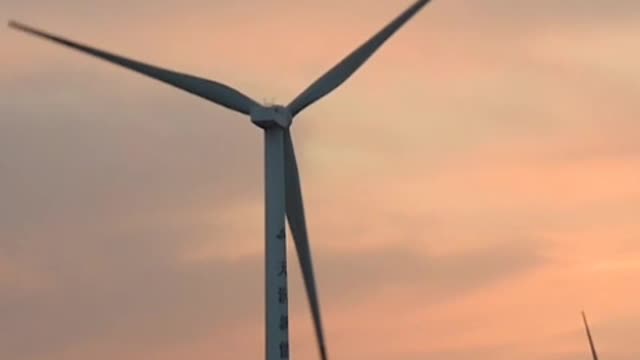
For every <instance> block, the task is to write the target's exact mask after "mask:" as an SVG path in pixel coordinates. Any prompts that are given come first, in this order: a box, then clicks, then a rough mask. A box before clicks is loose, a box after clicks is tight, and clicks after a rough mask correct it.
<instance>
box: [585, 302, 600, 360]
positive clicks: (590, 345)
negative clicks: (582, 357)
mask: <svg viewBox="0 0 640 360" xmlns="http://www.w3.org/2000/svg"><path fill="white" fill-rule="evenodd" d="M582 322H583V323H584V329H585V331H586V332H587V338H588V339H589V348H590V349H591V356H592V357H593V360H598V353H597V352H596V346H595V345H594V344H593V337H591V330H590V329H589V323H588V322H587V315H586V314H585V313H584V311H583V312H582Z"/></svg>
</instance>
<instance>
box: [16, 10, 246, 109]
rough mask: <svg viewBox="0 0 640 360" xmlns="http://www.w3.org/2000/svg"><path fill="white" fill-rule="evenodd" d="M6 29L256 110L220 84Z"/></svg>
mask: <svg viewBox="0 0 640 360" xmlns="http://www.w3.org/2000/svg"><path fill="white" fill-rule="evenodd" d="M9 26H10V27H12V28H14V29H16V30H20V31H23V32H25V33H28V34H31V35H35V36H38V37H41V38H44V39H47V40H51V41H53V42H56V43H58V44H61V45H65V46H68V47H70V48H72V49H75V50H78V51H81V52H84V53H86V54H89V55H93V56H95V57H97V58H99V59H102V60H106V61H108V62H111V63H113V64H116V65H120V66H123V67H125V68H127V69H129V70H133V71H136V72H138V73H140V74H143V75H146V76H149V77H151V78H154V79H156V80H159V81H162V82H164V83H167V84H170V85H173V86H175V87H177V88H179V89H182V90H185V91H187V92H190V93H192V94H194V95H197V96H200V97H202V98H205V99H207V100H210V101H212V102H214V103H216V104H218V105H221V106H224V107H226V108H228V109H231V110H235V111H238V112H241V113H243V114H247V115H248V114H250V112H251V108H253V107H254V106H258V103H257V102H256V101H254V100H253V99H251V98H249V97H248V96H246V95H244V94H242V93H240V92H239V91H237V90H235V89H232V88H231V87H229V86H227V85H224V84H221V83H217V82H214V81H210V80H206V79H202V78H198V77H195V76H191V75H187V74H182V73H178V72H174V71H171V70H165V69H162V68H159V67H156V66H153V65H148V64H144V63H142V62H139V61H136V60H131V59H127V58H124V57H121V56H118V55H114V54H111V53H108V52H106V51H103V50H99V49H96V48H92V47H89V46H86V45H82V44H79V43H76V42H73V41H71V40H67V39H64V38H61V37H58V36H56V35H52V34H49V33H46V32H44V31H41V30H37V29H34V28H32V27H30V26H27V25H24V24H20V23H17V22H15V21H10V22H9Z"/></svg>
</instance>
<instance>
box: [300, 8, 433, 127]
mask: <svg viewBox="0 0 640 360" xmlns="http://www.w3.org/2000/svg"><path fill="white" fill-rule="evenodd" d="M429 1H430V0H419V1H416V2H415V4H413V5H412V6H411V7H410V8H408V9H407V10H405V12H403V13H402V14H400V16H398V17H397V18H396V19H395V20H393V21H392V22H391V23H390V24H389V25H387V26H386V27H385V28H384V29H382V30H380V32H378V33H377V34H376V35H374V36H373V37H372V38H371V39H369V41H367V42H366V43H364V44H362V45H361V46H360V47H359V48H358V49H356V50H355V51H354V52H352V53H351V54H350V55H349V56H347V57H346V58H344V59H343V60H342V61H341V62H340V63H338V64H337V65H336V66H334V67H333V68H332V69H331V70H329V71H328V72H327V73H326V74H324V75H323V76H321V77H320V78H319V79H318V80H316V81H315V82H314V83H313V84H311V86H309V87H308V88H307V89H306V90H305V91H304V92H302V93H301V94H300V95H298V97H296V98H295V99H294V100H293V101H292V102H291V103H290V104H289V106H288V108H289V110H290V111H291V114H292V115H293V116H295V115H296V114H298V113H299V112H301V111H302V110H304V109H305V108H306V107H307V106H309V105H311V104H313V103H314V102H316V101H318V100H319V99H320V98H322V97H323V96H325V95H327V94H329V93H330V92H331V91H333V90H335V89H336V88H337V87H338V86H340V85H341V84H342V83H343V82H345V81H346V80H347V79H348V78H349V77H351V75H353V73H355V72H356V70H358V68H360V66H362V64H364V63H365V62H366V61H367V59H369V57H371V55H373V53H374V52H375V51H376V50H378V48H379V47H380V46H382V44H384V42H385V41H387V39H389V38H390V37H391V35H393V34H394V33H395V32H396V31H397V30H398V29H400V28H401V27H402V25H404V24H405V23H406V22H407V21H409V19H411V18H412V17H413V16H414V15H415V14H417V13H418V11H420V9H422V8H423V7H424V6H425V5H426V4H427V3H429Z"/></svg>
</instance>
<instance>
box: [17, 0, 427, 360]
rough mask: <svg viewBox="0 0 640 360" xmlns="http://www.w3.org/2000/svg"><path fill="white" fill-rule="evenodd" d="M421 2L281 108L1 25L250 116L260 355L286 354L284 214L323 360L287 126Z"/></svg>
mask: <svg viewBox="0 0 640 360" xmlns="http://www.w3.org/2000/svg"><path fill="white" fill-rule="evenodd" d="M429 1H430V0H419V1H416V2H414V3H413V5H411V6H410V7H409V8H408V9H406V10H405V11H404V12H403V13H401V14H400V15H399V16H398V17H396V18H395V19H394V20H393V21H391V22H390V23H389V24H388V25H387V26H385V27H384V28H383V29H382V30H380V31H379V32H378V33H376V34H375V35H374V36H373V37H371V38H370V39H369V40H368V41H366V42H365V43H364V44H362V45H361V46H360V47H358V48H357V49H356V50H354V51H353V52H352V53H350V54H349V55H348V56H347V57H345V58H344V59H343V60H342V61H341V62H339V63H338V64H337V65H335V66H334V67H333V68H331V69H330V70H329V71H328V72H326V73H325V74H324V75H322V76H321V77H320V78H318V79H317V80H316V81H315V82H314V83H312V84H311V85H310V86H309V87H308V88H306V89H305V90H304V91H303V92H302V93H300V95H298V96H297V97H296V98H295V99H293V101H291V102H290V103H289V104H288V105H286V106H282V105H267V104H264V105H263V104H259V103H258V102H256V101H255V100H253V99H252V98H250V97H248V96H247V95H245V94H243V93H241V92H240V91H238V90H235V89H233V88H231V87H229V86H227V85H225V84H222V83H219V82H215V81H211V80H207V79H203V78H200V77H196V76H192V75H188V74H184V73H179V72H175V71H171V70H167V69H163V68H160V67H157V66H153V65H149V64H145V63H142V62H139V61H136V60H132V59H129V58H125V57H122V56H119V55H115V54H113V53H109V52H106V51H103V50H99V49H96V48H94V47H90V46H87V45H83V44H80V43H77V42H74V41H71V40H68V39H65V38H62V37H59V36H56V35H53V34H50V33H47V32H44V31H41V30H38V29H35V28H33V27H30V26H28V25H24V24H20V23H18V22H15V21H10V22H9V26H10V27H12V28H14V29H17V30H20V31H23V32H26V33H28V34H31V35H35V36H38V37H41V38H44V39H46V40H50V41H53V42H55V43H58V44H61V45H64V46H67V47H70V48H72V49H75V50H78V51H80V52H83V53H86V54H89V55H92V56H94V57H97V58H99V59H102V60H106V61H108V62H111V63H113V64H116V65H120V66H122V67H124V68H127V69H129V70H133V71H135V72H138V73H140V74H143V75H146V76H148V77H151V78H154V79H156V80H159V81H162V82H164V83H167V84H169V85H172V86H174V87H177V88H179V89H182V90H184V91H187V92H189V93H191V94H194V95H197V96H199V97H202V98H204V99H206V100H209V101H211V102H213V103H216V104H218V105H221V106H224V107H226V108H228V109H230V110H234V111H237V112H240V113H242V114H245V115H249V116H250V118H251V122H253V123H254V124H255V125H256V126H258V127H260V128H262V129H263V130H264V152H265V158H264V161H265V167H264V169H265V223H266V224H265V291H266V295H265V296H266V299H265V301H266V303H265V305H266V307H265V309H266V329H265V331H266V352H265V356H266V360H282V359H288V358H289V329H288V322H289V320H288V299H287V271H286V270H287V254H286V239H285V216H286V220H287V221H288V223H289V228H290V230H291V233H292V235H293V241H294V244H295V246H296V251H297V255H298V261H299V263H300V267H301V270H302V276H303V279H304V284H305V289H306V293H307V297H308V300H309V306H310V308H311V314H312V317H313V323H314V328H315V335H316V341H317V343H318V347H319V352H320V357H321V359H322V360H326V359H327V348H326V345H325V339H324V333H323V327H322V321H321V316H320V305H319V301H318V294H317V289H316V283H315V279H314V274H313V265H312V261H311V248H310V245H309V238H308V234H307V225H306V220H305V215H304V206H303V202H302V190H301V187H300V176H299V173H298V165H297V162H296V156H295V151H294V146H293V140H292V137H291V133H290V130H289V128H290V126H291V124H292V120H293V118H294V117H295V116H296V115H298V114H299V113H300V112H301V111H302V110H304V109H305V108H307V107H308V106H309V105H311V104H313V103H315V102H316V101H318V100H320V99H321V98H322V97H324V96H326V95H328V94H329V93H330V92H332V91H333V90H334V89H336V88H337V87H338V86H340V85H341V84H342V83H343V82H345V81H346V80H347V79H348V78H349V77H351V75H353V74H354V73H355V72H356V70H358V69H359V68H360V67H361V66H362V65H363V64H364V63H365V62H366V61H367V60H368V59H369V57H371V55H373V53H374V52H375V51H376V50H377V49H378V48H379V47H380V46H382V44H384V43H385V42H386V41H387V40H388V39H389V38H390V37H391V36H392V35H393V34H394V33H395V32H396V31H397V30H398V29H400V28H401V27H402V26H403V25H404V24H405V23H406V22H407V21H409V20H410V19H411V18H412V17H413V16H414V15H416V14H417V13H418V12H419V11H420V10H421V9H422V8H423V7H424V6H425V5H427V3H429Z"/></svg>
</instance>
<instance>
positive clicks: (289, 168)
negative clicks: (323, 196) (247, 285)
mask: <svg viewBox="0 0 640 360" xmlns="http://www.w3.org/2000/svg"><path fill="white" fill-rule="evenodd" d="M284 146H285V148H284V151H285V152H284V153H285V186H286V191H285V194H286V195H285V198H286V199H285V200H286V209H287V219H288V220H289V228H290V229H291V233H292V234H293V240H294V242H295V244H296V250H297V252H298V261H299V262H300V268H301V269H302V277H303V279H304V285H305V288H306V291H307V297H308V299H309V305H310V307H311V314H312V316H313V325H314V327H315V332H316V339H317V341H318V346H319V350H320V357H321V359H322V360H327V348H326V344H325V340H324V332H323V328H322V318H321V316H320V304H319V301H318V291H317V288H316V281H315V278H314V276H313V263H312V261H311V248H310V246H309V237H308V235H307V225H306V220H305V216H304V205H303V203H302V190H301V188H300V175H299V173H298V165H297V162H296V155H295V151H294V149H293V141H292V139H291V132H290V131H289V130H288V129H287V131H286V133H285V142H284Z"/></svg>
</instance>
